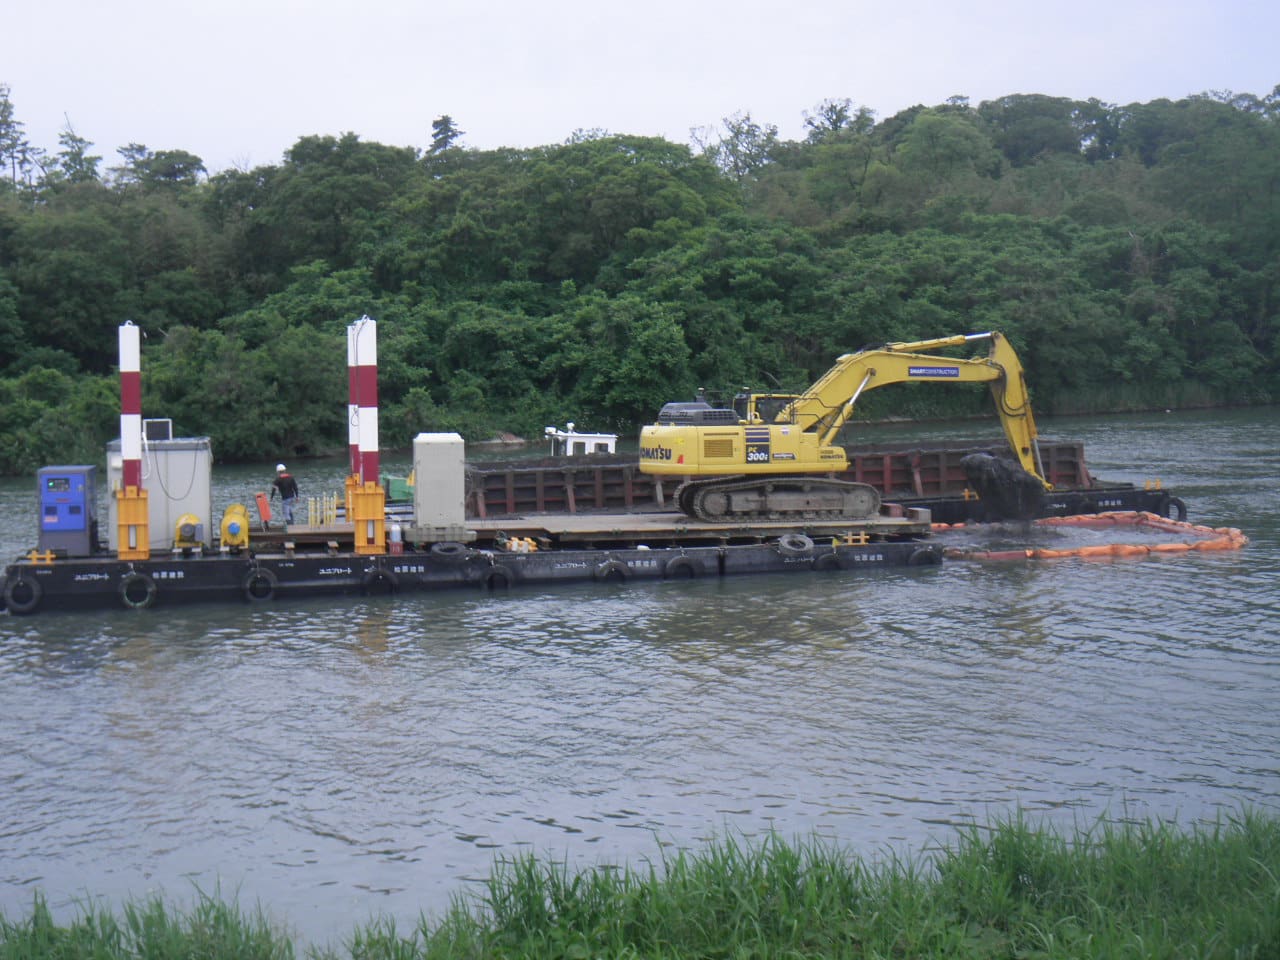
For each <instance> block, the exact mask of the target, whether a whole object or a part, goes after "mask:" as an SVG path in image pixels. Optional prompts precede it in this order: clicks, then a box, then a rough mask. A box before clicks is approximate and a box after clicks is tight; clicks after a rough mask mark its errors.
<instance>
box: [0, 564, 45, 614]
mask: <svg viewBox="0 0 1280 960" xmlns="http://www.w3.org/2000/svg"><path fill="white" fill-rule="evenodd" d="M43 599H44V587H42V586H40V581H38V580H36V579H35V578H33V577H28V576H27V575H26V574H22V573H20V574H18V575H17V576H16V577H14V578H13V579H12V580H10V581H9V582H8V583H6V584H5V585H4V605H5V607H6V608H8V610H9V612H10V613H12V614H14V615H16V616H20V617H21V616H26V615H27V614H28V613H35V612H36V609H37V608H38V607H39V606H40V601H41V600H43Z"/></svg>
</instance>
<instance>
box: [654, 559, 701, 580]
mask: <svg viewBox="0 0 1280 960" xmlns="http://www.w3.org/2000/svg"><path fill="white" fill-rule="evenodd" d="M701 574H702V561H701V560H697V559H695V558H693V557H686V556H679V557H675V558H673V559H671V560H669V561H667V565H666V566H665V567H664V568H663V570H662V575H663V576H664V577H666V578H667V579H668V580H680V579H685V580H694V579H696V578H697V577H698V576H700V575H701Z"/></svg>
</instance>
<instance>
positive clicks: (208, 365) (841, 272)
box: [0, 85, 1280, 473]
mask: <svg viewBox="0 0 1280 960" xmlns="http://www.w3.org/2000/svg"><path fill="white" fill-rule="evenodd" d="M463 119H465V118H463ZM805 119H806V129H807V136H806V138H805V139H804V140H802V141H783V140H781V139H779V137H778V135H777V132H776V129H775V128H773V127H772V126H770V125H768V124H761V123H758V122H756V121H754V120H753V119H752V118H751V117H750V116H746V115H738V116H734V117H730V118H728V119H726V120H725V122H724V124H723V128H722V129H721V130H719V131H718V132H716V133H715V134H711V135H701V136H695V143H694V145H693V146H688V145H683V144H676V143H671V142H668V141H666V140H662V139H652V138H644V137H636V136H627V135H610V134H606V133H603V132H590V133H580V134H578V135H575V136H574V137H572V138H571V139H570V140H569V141H568V142H566V143H564V144H558V145H550V146H544V147H538V148H535V149H523V150H513V149H506V150H486V151H480V150H474V149H469V148H467V147H466V145H465V134H464V133H463V131H462V130H460V129H459V125H458V124H457V123H455V122H454V121H453V120H452V119H451V118H449V117H441V118H439V119H438V120H437V121H436V122H435V124H433V125H432V135H431V140H430V144H429V146H428V147H427V148H426V149H421V150H420V149H416V148H413V147H400V146H388V145H384V144H379V143H368V142H363V141H361V140H360V139H359V138H358V137H356V136H354V135H350V134H348V135H344V136H339V137H334V136H310V137H305V138H303V139H301V140H299V141H298V142H297V143H296V144H294V146H293V147H292V148H291V149H290V150H288V151H287V153H286V154H285V156H284V157H283V159H282V162H281V163H280V164H279V165H273V166H263V167H258V168H256V169H253V170H226V171H221V172H215V173H213V174H212V175H210V174H209V173H208V172H207V171H206V170H205V168H204V164H203V162H202V161H201V159H200V158H199V157H197V156H194V155H192V154H190V153H187V152H185V151H182V150H179V149H172V150H152V149H149V148H148V147H146V146H144V145H141V144H131V145H130V146H129V147H128V148H125V149H123V150H121V151H119V156H118V158H116V160H115V161H114V162H111V161H108V160H106V159H104V158H103V157H101V156H97V155H94V153H93V144H92V142H90V141H89V140H88V139H86V138H85V137H82V136H80V135H79V134H78V133H77V132H75V131H73V130H72V129H70V128H69V127H68V128H67V129H66V130H65V131H64V133H63V135H62V137H61V139H60V143H59V148H58V149H57V150H56V151H53V150H41V149H39V148H38V147H37V146H35V145H32V144H30V143H28V142H27V141H26V139H25V137H24V134H23V131H24V126H23V123H22V121H21V116H20V104H15V103H13V102H12V101H11V100H10V97H9V91H8V89H7V88H5V87H4V86H2V85H0V164H2V167H3V178H2V179H0V412H2V414H3V415H2V416H0V472H10V473H12V472H26V471H29V470H31V469H33V468H34V467H36V466H39V465H42V464H45V463H60V462H61V463H65V462H96V461H97V460H99V459H100V458H101V455H102V449H103V444H104V443H105V441H106V440H107V439H109V438H111V437H114V436H115V435H116V434H117V432H118V383H117V379H116V377H115V375H114V369H113V368H114V364H115V360H116V356H115V353H116V328H117V325H118V324H120V323H121V322H123V321H125V320H132V321H134V322H135V323H137V324H139V325H140V326H141V328H142V330H143V331H144V334H145V336H146V340H145V342H144V343H145V345H144V348H143V410H144V415H146V416H154V417H171V418H172V419H173V420H174V421H175V428H176V429H177V430H178V431H180V432H181V433H182V434H183V435H206V434H207V435H209V436H211V437H212V438H213V445H214V451H215V453H216V454H217V456H218V457H219V458H220V459H243V458H275V457H277V456H284V455H286V454H287V455H289V456H294V455H305V454H310V453H319V452H323V451H331V450H341V449H343V448H344V447H345V443H346V429H347V428H346V420H345V409H346V401H347V397H346V390H347V386H346V334H345V331H346V325H347V324H348V323H349V322H350V321H352V320H354V319H357V318H358V317H360V316H361V315H362V314H368V315H369V316H371V317H374V318H375V319H377V320H378V321H379V328H378V333H379V359H380V372H379V388H380V393H381V404H382V415H381V418H380V419H381V431H382V444H383V446H384V447H394V446H403V445H406V444H407V443H408V442H409V441H410V439H411V438H412V437H413V435H415V434H416V433H418V432H419V431H423V430H457V431H459V432H461V433H462V434H463V435H464V436H466V437H467V438H468V439H473V440H474V439H481V438H485V437H487V436H490V435H493V434H494V433H496V432H499V431H512V432H515V433H522V434H526V435H538V434H540V433H541V430H542V427H543V426H544V425H546V424H552V423H563V422H564V421H566V420H569V419H572V420H576V421H577V422H578V423H579V424H583V425H586V426H589V427H591V428H595V429H603V428H614V429H617V430H618V431H619V432H621V433H624V434H626V435H630V434H633V433H634V432H635V431H636V430H637V429H638V425H639V424H640V423H642V422H644V421H645V420H647V419H650V418H652V416H653V415H654V413H655V412H656V411H657V409H658V408H659V407H660V406H661V404H662V403H663V402H665V401H667V400H671V399H685V398H687V397H688V396H689V395H691V394H692V393H693V391H694V390H695V389H696V388H697V387H699V386H702V387H706V388H708V389H709V390H712V391H727V392H731V391H733V390H735V389H737V388H740V387H741V386H743V385H746V384H750V385H753V386H757V387H760V388H768V389H782V390H785V389H799V388H802V387H804V386H805V385H807V384H808V383H809V382H810V381H811V380H812V379H813V378H814V377H815V376H817V375H818V374H820V373H821V372H822V371H823V370H825V369H826V368H827V367H828V366H829V365H830V363H831V361H832V360H833V359H834V358H835V357H836V356H837V355H839V354H840V353H844V352H848V351H850V350H853V349H856V348H858V347H860V346H863V345H865V344H868V343H879V342H884V341H893V340H910V339H920V338H927V337H935V336H941V335H944V334H950V333H964V332H972V331H978V330H988V329H997V330H1001V331H1004V332H1005V333H1006V334H1007V335H1008V336H1009V338H1010V339H1011V341H1012V342H1013V343H1014V345H1015V346H1016V347H1017V348H1018V350H1019V351H1020V353H1021V354H1022V356H1023V358H1024V361H1025V362H1026V365H1027V368H1028V380H1029V383H1030V385H1031V390H1032V395H1033V398H1034V400H1035V403H1036V405H1037V409H1038V410H1039V411H1041V412H1043V413H1054V412H1059V413H1062V412H1076V411H1105V410H1120V409H1129V408H1134V407H1150V406H1160V407H1174V406H1184V405H1193V404H1227V403H1251V402H1267V401H1271V400H1274V399H1275V398H1276V397H1277V395H1280V305H1278V303H1277V301H1278V299H1280V87H1277V88H1276V90H1274V91H1272V93H1271V94H1270V95H1269V96H1267V97H1265V98H1258V97H1255V96H1252V95H1230V94H1205V95H1202V96H1197V97H1191V98H1188V99H1185V100H1180V101H1177V102H1171V101H1166V100H1160V101H1155V102H1152V103H1145V104H1130V105H1127V106H1116V105H1111V104H1107V103H1103V102H1100V101H1098V100H1089V101H1087V102H1079V101H1073V100H1067V99H1061V98H1054V97H1047V96H1035V95H1011V96H1008V97H1004V98H1001V99H999V100H995V101H984V102H982V103H980V104H977V105H976V106H975V105H972V104H969V103H968V102H966V101H964V100H962V99H959V98H957V99H953V100H951V101H948V102H947V103H944V104H940V105H937V106H933V107H923V106H920V107H914V108H912V109H910V110H906V111H904V112H902V113H899V114H897V115H895V116H891V117H887V118H884V119H882V120H877V118H876V116H875V114H874V113H873V112H872V111H871V110H869V109H867V108H865V107H859V106H857V105H855V104H853V103H851V102H850V101H847V100H830V101H825V102H823V103H822V104H820V105H818V106H817V107H815V108H814V109H813V110H812V111H809V112H807V113H806V114H805ZM983 402H984V401H983V398H982V395H981V391H975V392H973V393H972V395H971V394H970V393H968V392H964V391H960V392H952V391H949V390H936V391H927V392H920V391H916V390H912V389H911V388H909V387H901V388H891V389H889V390H884V391H879V392H878V393H876V394H872V395H869V396H868V402H867V404H865V406H864V413H865V414H866V415H875V416H888V415H893V416H909V415H930V414H941V413H944V412H945V413H953V412H956V411H957V410H965V409H973V410H978V409H981V405H982V403H983Z"/></svg>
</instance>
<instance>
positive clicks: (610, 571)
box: [595, 559, 631, 583]
mask: <svg viewBox="0 0 1280 960" xmlns="http://www.w3.org/2000/svg"><path fill="white" fill-rule="evenodd" d="M630 577H631V568H630V567H629V566H627V564H626V563H625V562H624V561H622V560H616V559H615V560H606V561H605V562H604V563H602V564H600V565H599V566H598V567H596V570H595V578H596V579H597V580H603V581H605V582H610V583H624V582H625V581H626V580H628V579H630Z"/></svg>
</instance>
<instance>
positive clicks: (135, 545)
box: [116, 323, 151, 560]
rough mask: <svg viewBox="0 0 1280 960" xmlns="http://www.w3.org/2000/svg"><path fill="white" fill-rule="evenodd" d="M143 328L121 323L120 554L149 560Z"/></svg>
mask: <svg viewBox="0 0 1280 960" xmlns="http://www.w3.org/2000/svg"><path fill="white" fill-rule="evenodd" d="M140 332H141V331H139V329H138V328H137V327H135V326H134V325H133V324H132V323H123V324H121V325H120V337H119V341H120V467H121V471H120V489H119V490H117V491H116V556H117V557H119V558H120V559H121V560H146V559H148V558H149V557H150V556H151V517H150V513H149V507H148V504H147V491H145V490H143V489H142V346H141V343H142V341H141V337H140V336H139V334H140Z"/></svg>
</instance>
